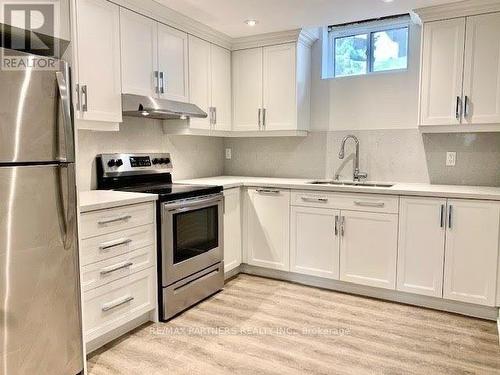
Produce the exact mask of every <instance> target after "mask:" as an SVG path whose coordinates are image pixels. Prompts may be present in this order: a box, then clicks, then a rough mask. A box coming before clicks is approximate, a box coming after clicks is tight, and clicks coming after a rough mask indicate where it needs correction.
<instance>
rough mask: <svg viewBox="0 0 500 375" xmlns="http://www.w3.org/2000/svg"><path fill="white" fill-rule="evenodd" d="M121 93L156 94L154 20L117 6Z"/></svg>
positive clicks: (156, 59) (156, 42)
mask: <svg viewBox="0 0 500 375" xmlns="http://www.w3.org/2000/svg"><path fill="white" fill-rule="evenodd" d="M120 30H121V47H122V49H121V52H122V53H121V55H122V92H123V93H126V94H136V95H146V96H157V95H158V92H157V90H158V87H157V83H158V80H157V78H156V73H157V71H158V55H157V53H158V51H157V49H158V48H157V47H158V40H157V39H158V38H157V23H156V22H155V21H153V20H152V19H150V18H147V17H144V16H141V15H140V14H137V13H134V12H132V11H130V10H127V9H124V8H120Z"/></svg>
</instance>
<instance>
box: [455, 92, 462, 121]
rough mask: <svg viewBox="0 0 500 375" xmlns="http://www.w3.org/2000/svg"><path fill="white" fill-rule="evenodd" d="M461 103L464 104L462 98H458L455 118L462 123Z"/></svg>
mask: <svg viewBox="0 0 500 375" xmlns="http://www.w3.org/2000/svg"><path fill="white" fill-rule="evenodd" d="M461 103H462V99H460V96H457V104H456V107H455V117H456V118H457V120H458V121H460V117H461V112H462V111H461V108H460V107H461Z"/></svg>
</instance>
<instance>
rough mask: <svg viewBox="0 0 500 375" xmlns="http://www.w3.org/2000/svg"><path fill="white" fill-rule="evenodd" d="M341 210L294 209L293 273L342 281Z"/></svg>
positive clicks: (292, 221)
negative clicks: (340, 265)
mask: <svg viewBox="0 0 500 375" xmlns="http://www.w3.org/2000/svg"><path fill="white" fill-rule="evenodd" d="M339 217H340V211H339V210H332V209H328V208H316V207H299V206H294V207H292V211H291V231H290V271H291V272H297V273H301V274H305V275H312V276H318V277H325V278H329V279H338V278H339V244H340V241H339V228H338V219H339Z"/></svg>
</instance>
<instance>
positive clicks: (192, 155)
mask: <svg viewBox="0 0 500 375" xmlns="http://www.w3.org/2000/svg"><path fill="white" fill-rule="evenodd" d="M113 152H170V154H171V156H172V162H173V167H174V170H173V174H172V176H173V179H174V180H176V179H177V180H179V179H185V178H196V177H209V176H217V175H221V174H222V173H223V166H224V159H223V158H224V155H223V152H224V149H223V141H222V139H221V138H212V137H192V136H173V135H166V134H164V133H163V130H162V127H161V122H159V121H154V120H144V119H139V118H137V119H136V118H126V119H125V121H124V122H123V123H122V124H121V125H120V131H119V132H92V131H86V130H80V131H79V132H78V145H77V153H78V155H77V171H78V175H77V184H78V189H79V190H80V191H83V190H89V189H95V188H96V167H95V157H96V155H98V154H100V153H113Z"/></svg>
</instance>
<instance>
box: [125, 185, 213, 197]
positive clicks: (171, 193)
mask: <svg viewBox="0 0 500 375" xmlns="http://www.w3.org/2000/svg"><path fill="white" fill-rule="evenodd" d="M115 190H120V191H130V192H134V193H149V194H158V195H159V197H160V200H162V201H172V200H177V199H186V198H193V197H199V196H202V195H209V194H216V193H220V192H221V191H222V186H208V185H185V184H151V183H146V184H138V185H133V186H124V187H120V188H119V189H115Z"/></svg>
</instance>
